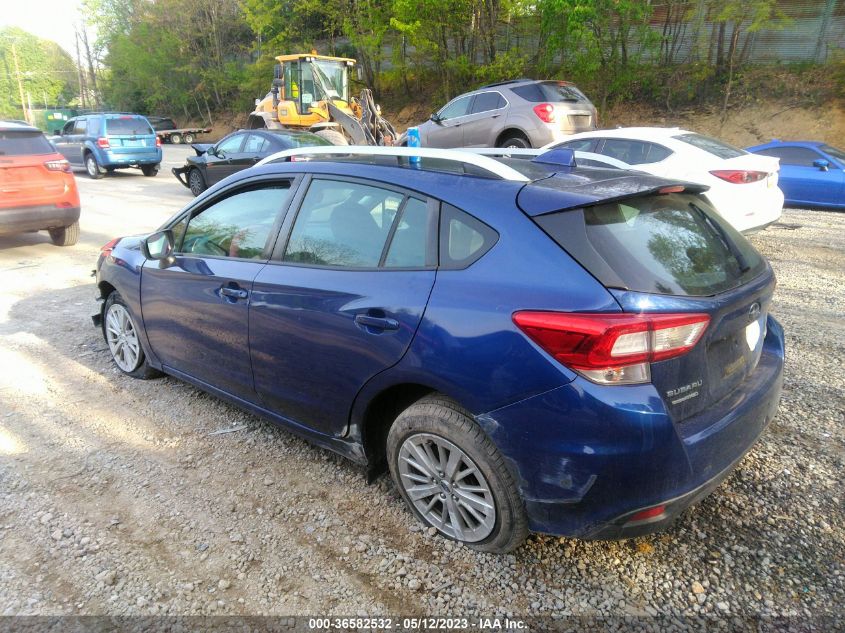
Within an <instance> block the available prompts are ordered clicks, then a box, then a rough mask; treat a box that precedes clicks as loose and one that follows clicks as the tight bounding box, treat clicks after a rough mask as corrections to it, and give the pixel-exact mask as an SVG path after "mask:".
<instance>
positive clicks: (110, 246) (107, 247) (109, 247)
mask: <svg viewBox="0 0 845 633" xmlns="http://www.w3.org/2000/svg"><path fill="white" fill-rule="evenodd" d="M119 241H120V238H119V237H116V238H114V239H113V240H111V241H110V242H108V243H106V244H103V245H102V246H101V247H100V255H102V256H103V257H108V256H109V255H111V252H112V251H113V250H114V247H115V246H117V243H118V242H119Z"/></svg>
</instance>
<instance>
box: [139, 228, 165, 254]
mask: <svg viewBox="0 0 845 633" xmlns="http://www.w3.org/2000/svg"><path fill="white" fill-rule="evenodd" d="M141 245H142V249H143V253H144V257H146V258H147V259H156V260H163V259H167V258H168V257H170V256H171V255H173V231H171V230H170V229H167V230H165V231H159V232H158V233H153V234H152V235H150V236H149V237H148V238H147V239H145V240H144V241H143V242H142V243H141Z"/></svg>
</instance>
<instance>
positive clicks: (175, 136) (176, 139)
mask: <svg viewBox="0 0 845 633" xmlns="http://www.w3.org/2000/svg"><path fill="white" fill-rule="evenodd" d="M170 142H171V143H173V144H174V145H179V143H181V142H182V135H181V134H171V135H170Z"/></svg>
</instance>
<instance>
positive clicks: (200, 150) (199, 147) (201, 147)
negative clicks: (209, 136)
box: [191, 143, 214, 156]
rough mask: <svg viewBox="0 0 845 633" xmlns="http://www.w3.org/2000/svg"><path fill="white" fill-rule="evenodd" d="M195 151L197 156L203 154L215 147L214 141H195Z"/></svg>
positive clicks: (193, 146)
mask: <svg viewBox="0 0 845 633" xmlns="http://www.w3.org/2000/svg"><path fill="white" fill-rule="evenodd" d="M191 147H192V148H193V149H194V151H195V152H196V153H197V156H202V155H203V154H205V153H206V152H207V151H208V150H210V149H211V148H212V147H214V143H194V144H193V145H191Z"/></svg>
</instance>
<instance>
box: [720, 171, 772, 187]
mask: <svg viewBox="0 0 845 633" xmlns="http://www.w3.org/2000/svg"><path fill="white" fill-rule="evenodd" d="M710 173H711V174H713V175H714V176H716V178H721V179H722V180H727V181H728V182H732V183H733V184H735V185H744V184H747V183H749V182H759V181H761V180H763V179H764V178H766V177H767V176H768V175H769V174H768V172H765V171H748V170H747V169H715V170H713V171H711V172H710Z"/></svg>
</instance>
